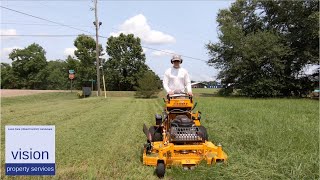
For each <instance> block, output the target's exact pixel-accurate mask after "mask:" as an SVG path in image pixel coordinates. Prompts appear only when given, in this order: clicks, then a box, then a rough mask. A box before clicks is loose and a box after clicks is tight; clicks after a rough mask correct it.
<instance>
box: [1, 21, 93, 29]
mask: <svg viewBox="0 0 320 180" xmlns="http://www.w3.org/2000/svg"><path fill="white" fill-rule="evenodd" d="M0 24H12V25H26V26H61V25H57V24H56V25H55V24H37V23H15V22H11V23H10V22H2V23H0ZM72 26H73V27H90V28H92V26H81V25H72Z"/></svg>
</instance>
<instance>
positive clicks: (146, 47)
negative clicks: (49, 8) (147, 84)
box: [0, 6, 207, 62]
mask: <svg viewBox="0 0 320 180" xmlns="http://www.w3.org/2000/svg"><path fill="white" fill-rule="evenodd" d="M0 7H1V8H3V9H7V10H9V11H13V12H16V13H19V14H23V15H26V16H30V17H33V18H36V19H40V20H43V21H47V22H50V23H53V24H57V25H59V26H64V27H68V28H71V29H75V30H78V31H82V32H86V33H89V34H90V35H89V36H94V35H93V33H91V32H90V31H86V30H83V29H79V28H76V27H73V26H70V25H66V24H62V23H59V22H55V21H52V20H49V19H45V18H42V17H38V16H34V15H31V14H28V13H24V12H21V11H18V10H14V9H11V8H8V7H4V6H0ZM112 29H116V28H112ZM116 30H119V29H116ZM0 36H13V35H0ZM15 36H19V35H15ZM21 36H31V35H21ZM32 36H38V37H41V36H42V37H54V36H56V37H63V36H64V35H41V36H40V35H32ZM67 36H70V35H67ZM99 37H101V38H106V39H108V38H109V37H106V36H101V35H99ZM141 47H143V48H145V49H150V50H154V51H160V52H164V53H167V54H176V53H172V52H168V51H164V50H161V49H156V48H151V47H148V46H141ZM177 54H180V53H177ZM180 55H181V56H182V57H185V58H189V59H193V60H197V61H203V62H207V60H204V59H200V58H195V57H191V56H187V55H183V54H180Z"/></svg>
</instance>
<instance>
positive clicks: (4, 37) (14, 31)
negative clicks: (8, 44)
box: [0, 29, 17, 39]
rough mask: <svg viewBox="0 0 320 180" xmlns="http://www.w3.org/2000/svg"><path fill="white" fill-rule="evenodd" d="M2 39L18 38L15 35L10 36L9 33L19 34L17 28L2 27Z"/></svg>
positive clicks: (0, 31)
mask: <svg viewBox="0 0 320 180" xmlns="http://www.w3.org/2000/svg"><path fill="white" fill-rule="evenodd" d="M0 34H1V35H6V36H1V39H12V38H16V37H15V36H9V35H17V31H16V30H15V29H0Z"/></svg>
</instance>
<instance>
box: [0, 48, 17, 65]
mask: <svg viewBox="0 0 320 180" xmlns="http://www.w3.org/2000/svg"><path fill="white" fill-rule="evenodd" d="M14 49H21V47H18V46H13V47H7V48H3V49H1V52H0V57H1V62H5V63H11V60H10V59H9V54H10V53H11V52H12V51H13V50H14Z"/></svg>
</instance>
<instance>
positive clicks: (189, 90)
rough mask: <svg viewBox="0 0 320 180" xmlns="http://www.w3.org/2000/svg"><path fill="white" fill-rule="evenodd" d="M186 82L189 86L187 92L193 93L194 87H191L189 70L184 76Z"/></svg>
mask: <svg viewBox="0 0 320 180" xmlns="http://www.w3.org/2000/svg"><path fill="white" fill-rule="evenodd" d="M184 84H185V86H186V87H187V92H188V94H189V95H192V88H191V80H190V77H189V74H188V72H187V71H186V74H185V77H184Z"/></svg>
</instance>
